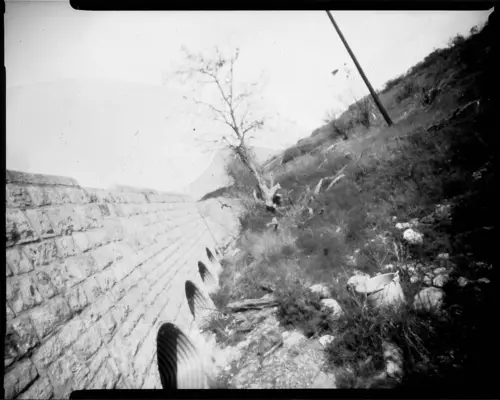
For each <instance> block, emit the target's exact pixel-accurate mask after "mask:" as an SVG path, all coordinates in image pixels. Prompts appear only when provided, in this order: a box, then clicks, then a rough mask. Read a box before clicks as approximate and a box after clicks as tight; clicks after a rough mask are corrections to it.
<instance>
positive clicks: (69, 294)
mask: <svg viewBox="0 0 500 400" xmlns="http://www.w3.org/2000/svg"><path fill="white" fill-rule="evenodd" d="M66 299H67V301H68V304H69V307H70V308H71V311H73V312H74V313H77V312H79V311H81V310H83V309H84V308H85V307H87V306H88V305H89V299H88V298H87V295H86V294H85V290H84V286H83V284H79V285H76V286H73V287H72V288H71V289H68V290H67V291H66Z"/></svg>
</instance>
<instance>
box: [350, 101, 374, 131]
mask: <svg viewBox="0 0 500 400" xmlns="http://www.w3.org/2000/svg"><path fill="white" fill-rule="evenodd" d="M370 109H371V101H370V99H369V98H368V97H364V98H363V99H361V100H358V101H356V103H355V104H354V106H353V108H352V111H351V112H352V114H351V115H352V120H353V123H354V124H355V125H357V124H361V125H363V126H364V127H365V128H369V127H370V125H371V123H370Z"/></svg>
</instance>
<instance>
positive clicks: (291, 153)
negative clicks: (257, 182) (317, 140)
mask: <svg viewBox="0 0 500 400" xmlns="http://www.w3.org/2000/svg"><path fill="white" fill-rule="evenodd" d="M300 155H302V152H301V151H300V150H299V149H298V148H297V147H295V146H293V147H289V148H288V149H286V150H285V153H284V154H283V162H282V163H283V164H286V163H287V162H290V161H292V160H293V159H294V158H297V157H299V156H300Z"/></svg>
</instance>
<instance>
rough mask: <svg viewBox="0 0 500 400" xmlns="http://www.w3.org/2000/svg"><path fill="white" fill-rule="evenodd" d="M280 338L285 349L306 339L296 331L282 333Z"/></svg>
mask: <svg viewBox="0 0 500 400" xmlns="http://www.w3.org/2000/svg"><path fill="white" fill-rule="evenodd" d="M281 337H282V338H283V347H285V348H286V349H288V348H290V347H293V346H295V345H297V344H299V343H300V342H302V341H303V340H306V337H305V336H304V335H303V334H302V333H300V332H297V331H293V332H289V331H286V332H283V334H282V335H281Z"/></svg>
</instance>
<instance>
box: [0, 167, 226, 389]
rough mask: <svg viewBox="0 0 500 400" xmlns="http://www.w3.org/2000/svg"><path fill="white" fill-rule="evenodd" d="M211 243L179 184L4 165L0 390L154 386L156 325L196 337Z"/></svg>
mask: <svg viewBox="0 0 500 400" xmlns="http://www.w3.org/2000/svg"><path fill="white" fill-rule="evenodd" d="M215 246H216V243H215V242H214V238H213V236H212V234H211V233H210V231H209V230H208V228H207V224H206V222H205V221H204V219H203V218H202V217H201V215H200V213H199V211H198V209H197V207H196V205H195V203H194V202H193V201H192V199H191V198H189V197H187V196H184V195H179V194H169V193H157V192H109V191H104V190H99V189H89V188H83V187H80V186H79V185H78V183H77V182H76V181H75V180H73V179H71V178H64V177H55V176H47V175H35V174H25V173H21V172H16V171H7V172H6V261H7V262H6V321H7V322H6V332H5V358H4V365H5V375H4V388H5V397H4V398H8V399H9V398H19V399H24V398H31V399H33V398H37V399H38V398H51V397H54V398H67V397H69V394H70V393H71V391H73V390H78V389H111V388H122V389H127V388H128V389H140V388H143V389H154V388H157V389H159V388H161V387H162V385H161V383H160V375H159V372H158V363H157V351H156V349H157V335H158V332H159V329H160V327H161V326H162V325H163V324H165V323H166V322H170V323H172V324H173V325H172V326H175V327H176V328H178V329H179V330H180V331H181V332H182V333H183V334H185V335H186V337H187V338H188V339H187V340H192V342H193V343H194V345H195V346H196V343H198V344H200V343H201V342H202V341H203V340H202V338H201V337H200V335H199V334H198V332H199V329H198V328H199V315H200V314H201V313H200V312H195V310H194V309H195V308H196V307H199V306H200V304H201V303H203V304H204V305H210V306H211V305H213V304H212V303H211V301H210V300H209V298H208V292H209V290H213V288H214V287H215V286H216V285H217V274H218V273H219V272H220V264H219V263H218V261H217V260H216V259H212V261H211V260H210V259H209V257H208V254H207V249H208V250H209V251H210V252H211V253H212V255H214V256H215V254H217V251H216V250H215ZM200 265H201V267H200ZM202 267H206V268H204V269H203V273H202V270H201V268H202ZM202 275H203V279H202ZM187 281H189V282H188V283H187V284H186V282H187ZM188 289H189V290H188ZM193 293H194V294H193ZM190 296H191V298H189V297H190ZM200 299H201V300H200ZM195 317H196V318H195ZM200 346H202V345H201V344H200ZM163 351H164V352H165V351H166V352H170V351H175V349H169V348H164V349H163ZM174 358H175V357H174Z"/></svg>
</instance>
